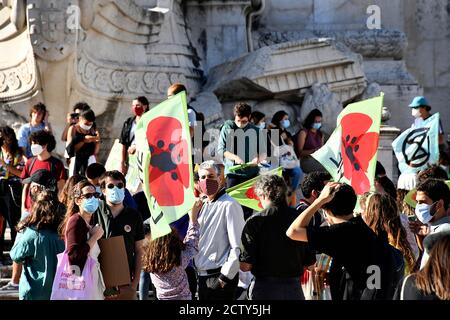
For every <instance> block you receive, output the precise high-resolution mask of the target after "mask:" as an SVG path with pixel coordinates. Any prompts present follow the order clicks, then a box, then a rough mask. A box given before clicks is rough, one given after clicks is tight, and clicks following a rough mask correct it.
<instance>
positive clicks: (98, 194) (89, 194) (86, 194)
mask: <svg viewBox="0 0 450 320" xmlns="http://www.w3.org/2000/svg"><path fill="white" fill-rule="evenodd" d="M92 197H95V198H97V199H98V198H100V193H98V192H91V193H84V194H82V195H81V198H85V199H90V198H92Z"/></svg>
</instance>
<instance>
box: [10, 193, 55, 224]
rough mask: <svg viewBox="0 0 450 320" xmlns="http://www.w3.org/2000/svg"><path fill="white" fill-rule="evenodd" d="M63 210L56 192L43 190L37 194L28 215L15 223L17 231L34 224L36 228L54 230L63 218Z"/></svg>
mask: <svg viewBox="0 0 450 320" xmlns="http://www.w3.org/2000/svg"><path fill="white" fill-rule="evenodd" d="M63 212H64V210H63V207H62V204H61V203H60V202H59V201H58V197H57V195H56V192H53V191H49V190H43V191H41V192H39V194H38V195H37V197H36V201H35V202H34V203H33V206H32V207H31V212H30V215H29V216H28V217H26V218H25V219H24V220H22V221H21V222H19V224H18V225H17V231H21V230H23V229H25V228H27V227H31V226H34V227H36V229H37V230H42V229H47V230H52V231H55V232H56V231H57V230H58V228H59V226H60V224H61V222H62V220H63V218H64V217H63V214H62V213H63Z"/></svg>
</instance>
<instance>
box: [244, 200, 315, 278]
mask: <svg viewBox="0 0 450 320" xmlns="http://www.w3.org/2000/svg"><path fill="white" fill-rule="evenodd" d="M296 217H297V212H296V211H295V210H294V209H292V208H289V207H282V208H276V207H271V208H268V209H265V210H263V211H261V212H259V213H256V214H255V215H253V216H252V217H250V218H249V219H248V220H247V222H246V224H245V226H244V230H243V232H242V237H241V239H242V252H241V255H240V258H239V259H240V261H241V262H246V263H250V264H252V273H253V275H254V276H255V277H279V278H293V277H300V276H301V274H302V273H303V268H304V267H307V266H310V265H312V264H314V262H315V256H314V255H313V254H312V252H311V251H310V250H309V248H308V244H307V243H305V242H300V241H294V240H291V239H289V238H288V237H287V236H286V230H287V229H288V228H289V226H290V225H291V223H292V222H293V221H294V220H295V218H296Z"/></svg>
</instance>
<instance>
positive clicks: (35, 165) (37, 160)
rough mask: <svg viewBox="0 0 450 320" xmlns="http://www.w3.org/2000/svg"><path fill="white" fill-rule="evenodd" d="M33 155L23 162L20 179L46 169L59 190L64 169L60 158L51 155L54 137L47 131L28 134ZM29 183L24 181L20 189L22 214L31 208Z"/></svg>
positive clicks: (59, 190)
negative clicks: (23, 166)
mask: <svg viewBox="0 0 450 320" xmlns="http://www.w3.org/2000/svg"><path fill="white" fill-rule="evenodd" d="M30 141H31V150H32V154H33V157H32V158H30V159H28V160H27V162H26V163H25V168H24V170H23V171H22V175H21V179H22V180H24V179H27V178H29V177H31V176H32V175H33V173H35V172H36V171H38V170H40V169H44V170H47V171H49V172H50V173H51V175H52V176H53V177H55V179H56V183H57V192H58V193H59V192H61V190H62V189H63V187H64V184H65V182H66V170H65V169H64V164H63V163H62V161H61V160H59V159H57V158H55V157H53V156H52V155H51V152H52V151H53V150H54V149H55V146H56V141H55V137H54V136H53V135H52V134H51V133H50V132H48V131H44V130H41V131H38V132H34V133H32V134H31V136H30ZM29 191H30V184H29V183H24V186H23V189H22V215H23V214H24V212H29V209H30V208H31V198H30V192H29Z"/></svg>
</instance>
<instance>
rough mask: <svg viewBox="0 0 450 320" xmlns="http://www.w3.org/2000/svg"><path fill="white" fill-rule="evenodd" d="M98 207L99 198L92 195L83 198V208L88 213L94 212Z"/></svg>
mask: <svg viewBox="0 0 450 320" xmlns="http://www.w3.org/2000/svg"><path fill="white" fill-rule="evenodd" d="M97 209H98V199H97V198H95V197H91V198H89V199H84V200H83V210H84V211H85V212H87V213H90V214H93V213H94V212H95V211H96V210H97Z"/></svg>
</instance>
